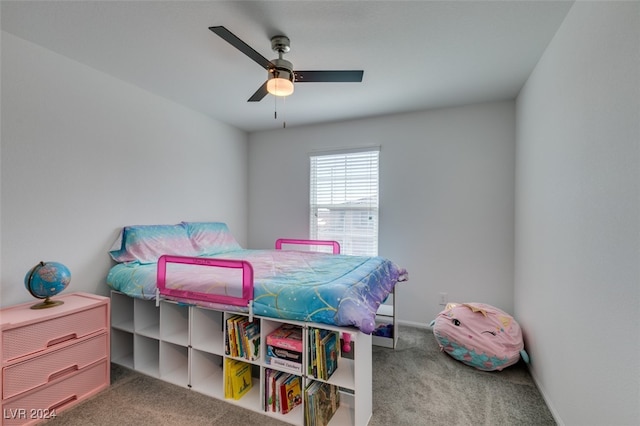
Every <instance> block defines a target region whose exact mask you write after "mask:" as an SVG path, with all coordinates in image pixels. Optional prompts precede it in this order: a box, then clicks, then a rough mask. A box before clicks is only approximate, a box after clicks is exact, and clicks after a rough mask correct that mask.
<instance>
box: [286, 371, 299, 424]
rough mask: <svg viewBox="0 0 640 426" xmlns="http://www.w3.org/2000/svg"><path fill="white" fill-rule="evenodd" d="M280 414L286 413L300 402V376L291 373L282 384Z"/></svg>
mask: <svg viewBox="0 0 640 426" xmlns="http://www.w3.org/2000/svg"><path fill="white" fill-rule="evenodd" d="M282 390H283V392H282V399H283V403H282V406H283V408H282V414H287V413H288V412H290V411H291V410H293V409H294V408H295V407H297V406H298V405H300V404H302V379H301V378H300V376H296V375H293V374H292V375H291V376H290V377H289V378H288V379H287V380H286V381H285V383H284V385H283V389H282Z"/></svg>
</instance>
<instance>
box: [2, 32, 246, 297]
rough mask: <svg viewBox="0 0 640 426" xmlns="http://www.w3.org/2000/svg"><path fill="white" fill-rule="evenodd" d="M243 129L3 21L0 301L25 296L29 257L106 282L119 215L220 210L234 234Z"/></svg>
mask: <svg viewBox="0 0 640 426" xmlns="http://www.w3.org/2000/svg"><path fill="white" fill-rule="evenodd" d="M247 138H248V137H247V134H246V133H245V132H242V131H240V130H237V129H235V128H233V127H231V126H228V125H225V124H222V123H220V122H218V121H215V120H213V119H210V118H208V117H206V116H204V115H201V114H199V113H196V112H194V111H192V110H189V109H186V108H184V107H182V106H180V105H177V104H175V103H172V102H170V101H168V100H166V99H164V98H161V97H158V96H156V95H153V94H151V93H148V92H145V91H143V90H141V89H139V88H137V87H135V86H132V85H129V84H127V83H125V82H123V81H121V80H117V79H115V78H112V77H110V76H108V75H105V74H103V73H101V72H98V71H96V70H94V69H91V68H88V67H86V66H84V65H81V64H79V63H77V62H75V61H72V60H70V59H68V58H65V57H63V56H60V55H57V54H55V53H53V52H51V51H48V50H46V49H43V48H41V47H39V46H37V45H34V44H32V43H29V42H26V41H24V40H22V39H19V38H16V37H15V36H13V35H11V34H8V33H6V32H3V33H2V146H1V149H2V156H1V161H2V163H1V194H0V195H1V197H0V201H1V204H0V205H1V222H0V225H1V228H0V229H1V231H2V233H1V245H0V247H1V250H2V251H1V253H2V258H1V276H0V279H1V285H2V291H1V295H2V300H1V301H0V304H1V305H2V306H7V305H11V304H15V303H18V302H24V301H30V300H33V299H32V298H31V296H30V295H29V294H28V293H27V291H26V290H25V288H24V284H23V280H24V276H25V274H26V272H27V271H28V270H29V269H30V268H31V267H32V266H33V265H35V264H36V263H37V262H38V261H40V260H45V261H46V260H54V261H59V262H62V263H64V264H66V265H67V266H68V267H69V269H70V270H71V273H72V279H71V284H70V287H69V289H68V290H67V291H88V292H94V293H98V294H108V289H107V286H106V284H105V278H106V274H107V272H108V269H109V267H110V266H111V260H110V258H109V255H108V250H109V248H110V246H111V244H112V243H113V241H114V239H115V238H116V235H117V231H118V230H119V229H120V228H121V227H122V226H125V225H133V224H153V223H177V222H180V221H181V220H220V221H225V222H227V223H228V224H229V226H230V227H231V230H232V231H233V232H234V234H235V235H236V236H237V238H238V239H239V241H240V242H241V244H246V237H247V230H246V223H247V214H246V205H247Z"/></svg>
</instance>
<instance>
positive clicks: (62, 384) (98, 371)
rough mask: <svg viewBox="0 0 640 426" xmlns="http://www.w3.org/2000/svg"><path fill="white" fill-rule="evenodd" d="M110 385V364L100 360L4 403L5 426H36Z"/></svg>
mask: <svg viewBox="0 0 640 426" xmlns="http://www.w3.org/2000/svg"><path fill="white" fill-rule="evenodd" d="M108 385H109V362H108V360H106V359H105V360H103V361H100V362H99V363H97V364H94V365H91V366H89V367H86V368H85V369H83V370H80V371H78V372H76V373H74V374H72V375H70V376H67V378H65V379H61V380H56V381H54V382H52V383H50V384H48V385H45V386H42V387H40V388H38V389H36V390H34V391H30V392H27V393H25V394H24V395H23V396H18V397H16V398H12V399H11V400H9V401H6V402H5V403H4V404H3V409H2V411H3V425H5V426H8V425H26V424H35V423H37V422H40V421H43V420H45V419H47V418H52V415H54V414H55V415H57V414H58V413H59V412H60V411H62V410H64V409H66V408H69V407H72V406H73V405H75V404H77V403H78V402H80V401H81V400H83V399H85V398H88V397H90V396H92V395H94V394H96V393H98V392H99V391H101V390H103V389H106V388H107V386H108Z"/></svg>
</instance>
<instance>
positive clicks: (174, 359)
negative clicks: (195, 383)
mask: <svg viewBox="0 0 640 426" xmlns="http://www.w3.org/2000/svg"><path fill="white" fill-rule="evenodd" d="M160 378H161V379H162V380H164V381H166V382H169V383H173V384H175V385H178V386H183V387H187V386H189V348H187V347H186V346H180V345H176V344H174V343H170V342H165V341H161V342H160Z"/></svg>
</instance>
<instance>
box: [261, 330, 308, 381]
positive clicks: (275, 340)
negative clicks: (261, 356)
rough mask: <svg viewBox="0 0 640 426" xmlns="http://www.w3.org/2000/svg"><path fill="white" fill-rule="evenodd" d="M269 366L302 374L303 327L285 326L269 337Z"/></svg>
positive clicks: (267, 356) (267, 357) (267, 355)
mask: <svg viewBox="0 0 640 426" xmlns="http://www.w3.org/2000/svg"><path fill="white" fill-rule="evenodd" d="M266 343H267V354H266V361H267V364H270V365H274V366H277V367H278V368H279V369H283V370H286V371H291V372H293V373H296V374H302V351H303V349H302V327H299V326H295V325H291V324H283V325H281V326H280V327H278V328H277V329H275V330H274V331H273V332H271V333H270V334H269V335H268V336H267V342H266Z"/></svg>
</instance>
